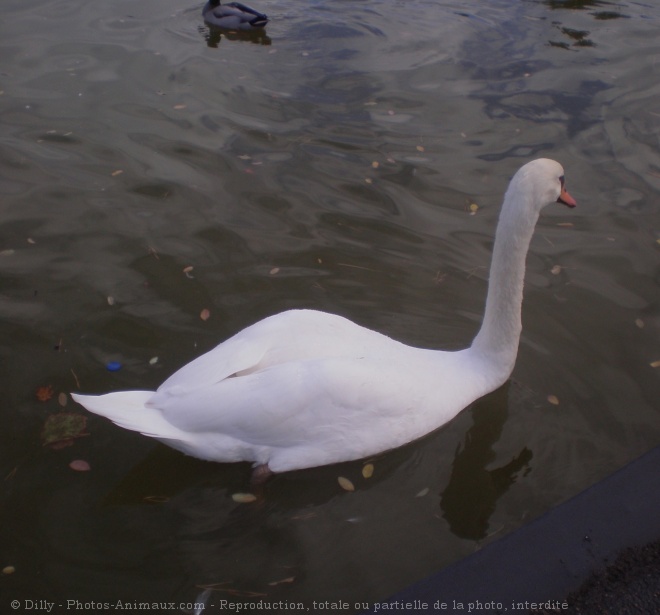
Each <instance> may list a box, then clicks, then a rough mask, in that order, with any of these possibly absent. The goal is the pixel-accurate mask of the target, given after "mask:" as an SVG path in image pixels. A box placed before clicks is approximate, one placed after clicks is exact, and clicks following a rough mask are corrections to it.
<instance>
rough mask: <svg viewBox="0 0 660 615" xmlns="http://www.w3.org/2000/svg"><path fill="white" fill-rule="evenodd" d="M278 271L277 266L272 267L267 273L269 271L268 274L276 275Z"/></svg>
mask: <svg viewBox="0 0 660 615" xmlns="http://www.w3.org/2000/svg"><path fill="white" fill-rule="evenodd" d="M279 272H280V268H279V267H273V268H272V269H271V270H270V271H269V272H268V273H270V275H277V274H278V273H279Z"/></svg>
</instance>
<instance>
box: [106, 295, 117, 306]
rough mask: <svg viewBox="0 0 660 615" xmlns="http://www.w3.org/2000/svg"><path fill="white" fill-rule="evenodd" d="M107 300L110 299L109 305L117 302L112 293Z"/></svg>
mask: <svg viewBox="0 0 660 615" xmlns="http://www.w3.org/2000/svg"><path fill="white" fill-rule="evenodd" d="M107 301H108V305H114V304H115V298H114V297H113V296H112V295H108V297H107Z"/></svg>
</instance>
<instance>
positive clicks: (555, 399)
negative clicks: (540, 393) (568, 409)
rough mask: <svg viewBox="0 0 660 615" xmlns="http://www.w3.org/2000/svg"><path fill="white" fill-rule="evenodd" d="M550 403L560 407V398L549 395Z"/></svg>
mask: <svg viewBox="0 0 660 615" xmlns="http://www.w3.org/2000/svg"><path fill="white" fill-rule="evenodd" d="M548 401H549V402H550V403H551V404H552V405H553V406H558V405H559V398H558V397H557V396H556V395H548Z"/></svg>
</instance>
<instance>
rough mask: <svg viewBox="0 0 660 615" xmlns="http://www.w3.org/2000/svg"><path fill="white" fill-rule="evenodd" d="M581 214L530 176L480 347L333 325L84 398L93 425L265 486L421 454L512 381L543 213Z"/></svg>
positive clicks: (518, 179) (297, 325) (559, 187)
mask: <svg viewBox="0 0 660 615" xmlns="http://www.w3.org/2000/svg"><path fill="white" fill-rule="evenodd" d="M553 202H559V203H564V204H565V205H568V206H569V207H575V205H576V203H575V201H574V200H573V198H572V197H571V196H570V195H569V194H568V193H567V192H566V190H565V188H564V171H563V169H562V167H561V165H560V164H559V163H557V162H555V161H553V160H547V159H539V160H534V161H532V162H530V163H528V164H526V165H524V166H523V167H522V168H521V169H520V170H519V171H518V172H517V173H516V174H515V175H514V177H513V179H512V180H511V183H510V184H509V188H508V190H507V192H506V195H505V197H504V204H503V206H502V210H501V213H500V218H499V223H498V226H497V232H496V235H495V245H494V249H493V257H492V264H491V269H490V280H489V284H488V296H487V299H486V310H485V314H484V319H483V324H482V326H481V329H480V330H479V333H478V334H477V336H476V337H475V339H474V341H473V342H472V345H471V346H470V347H469V348H466V349H465V350H460V351H455V352H447V351H439V350H425V349H420V348H412V347H410V346H406V345H404V344H402V343H400V342H397V341H395V340H393V339H391V338H389V337H386V336H385V335H382V334H380V333H376V332H375V331H370V330H369V329H365V328H364V327H361V326H359V325H356V324H355V323H353V322H351V321H350V320H347V319H345V318H342V317H340V316H335V315H333V314H327V313H324V312H317V311H313V310H291V311H287V312H283V313H281V314H276V315H275V316H270V317H268V318H265V319H264V320H262V321H260V322H258V323H256V324H254V325H252V326H250V327H248V328H247V329H244V330H243V331H241V332H240V333H237V334H236V335H234V336H233V337H232V338H230V339H228V340H227V341H225V342H223V343H222V344H220V345H219V346H217V347H216V348H214V349H213V350H211V351H209V352H207V353H206V354H204V355H202V356H201V357H198V358H197V359H195V360H194V361H192V362H190V363H189V364H188V365H186V366H184V367H182V368H181V369H180V370H179V371H178V372H176V373H175V374H173V375H172V376H170V377H169V378H168V379H167V380H166V381H165V382H164V383H163V384H162V385H161V386H160V387H159V389H158V390H157V391H156V392H153V391H124V392H118V393H109V394H107V395H101V396H92V395H79V394H73V398H74V399H75V400H76V401H77V402H78V403H80V404H82V405H83V406H85V408H87V409H88V410H89V411H90V412H94V413H96V414H100V415H102V416H105V417H107V418H109V419H110V420H112V421H114V422H115V423H116V424H117V425H120V426H121V427H125V428H127V429H131V430H135V431H139V432H140V433H142V434H144V435H146V436H151V437H153V438H156V439H157V440H160V441H162V442H164V443H165V444H168V445H169V446H171V447H173V448H175V449H177V450H180V451H183V452H184V453H187V454H189V455H192V456H194V457H199V458H201V459H206V460H211V461H221V462H234V461H250V462H253V464H254V466H255V477H260V476H261V477H265V476H267V475H268V474H270V473H271V472H285V471H287V470H296V469H300V468H309V467H314V466H319V465H325V464H330V463H336V462H341V461H348V460H352V459H359V458H363V457H367V456H370V455H374V454H376V453H380V452H382V451H385V450H388V449H392V448H395V447H398V446H401V445H403V444H406V443H408V442H411V441H412V440H415V439H417V438H419V437H421V436H423V435H425V434H427V433H429V432H431V431H433V430H434V429H437V428H438V427H440V426H441V425H443V424H445V423H446V422H448V421H449V420H451V419H452V418H453V417H455V416H456V415H457V414H458V413H459V412H460V411H461V410H462V409H463V408H465V407H466V406H467V405H469V404H470V403H471V402H473V401H474V400H476V399H478V398H479V397H481V396H482V395H485V394H486V393H489V392H490V391H493V390H494V389H496V388H497V387H499V386H500V385H502V384H503V383H504V382H505V381H506V379H507V378H508V377H509V375H510V374H511V371H512V370H513V366H514V363H515V360H516V354H517V352H518V342H519V338H520V330H521V318H520V310H521V304H522V296H523V279H524V275H525V258H526V255H527V250H528V247H529V242H530V240H531V237H532V233H533V232H534V226H535V224H536V221H537V219H538V217H539V212H540V210H541V208H542V207H544V206H545V205H548V204H549V203H553Z"/></svg>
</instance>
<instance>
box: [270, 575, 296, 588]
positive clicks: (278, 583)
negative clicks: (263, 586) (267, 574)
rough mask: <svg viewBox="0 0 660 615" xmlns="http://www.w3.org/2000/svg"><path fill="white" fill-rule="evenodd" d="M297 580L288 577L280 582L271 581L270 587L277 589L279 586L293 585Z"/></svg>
mask: <svg viewBox="0 0 660 615" xmlns="http://www.w3.org/2000/svg"><path fill="white" fill-rule="evenodd" d="M295 580H296V577H287V578H286V579H280V580H279V581H271V582H270V583H269V584H268V585H270V586H271V587H276V586H277V585H282V583H293V582H294V581H295Z"/></svg>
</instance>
